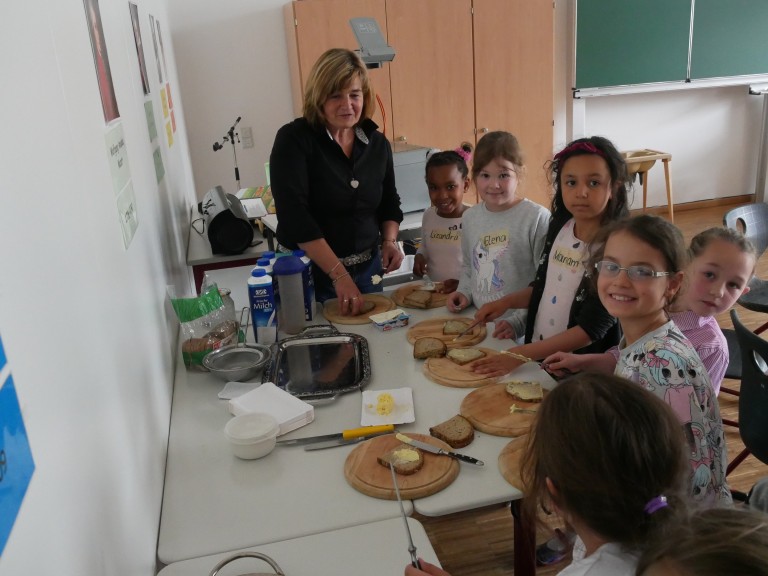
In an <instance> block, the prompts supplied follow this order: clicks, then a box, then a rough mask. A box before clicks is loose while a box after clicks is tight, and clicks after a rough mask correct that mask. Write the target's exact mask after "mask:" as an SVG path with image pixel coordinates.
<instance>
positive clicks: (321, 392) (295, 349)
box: [262, 325, 371, 403]
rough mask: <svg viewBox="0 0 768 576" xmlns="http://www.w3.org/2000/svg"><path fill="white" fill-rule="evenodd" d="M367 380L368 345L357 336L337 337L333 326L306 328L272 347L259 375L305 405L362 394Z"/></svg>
mask: <svg viewBox="0 0 768 576" xmlns="http://www.w3.org/2000/svg"><path fill="white" fill-rule="evenodd" d="M370 379H371V359H370V355H369V352H368V341H367V340H366V339H365V338H363V337H362V336H359V335H357V334H345V333H340V332H339V331H338V330H336V328H335V327H334V326H331V325H320V326H309V327H307V328H305V329H304V330H302V332H301V333H300V334H299V335H298V336H293V337H291V338H285V339H284V340H281V341H279V342H276V343H275V344H273V345H272V355H271V358H270V361H269V363H268V364H267V365H266V367H265V368H264V372H263V373H262V381H263V382H274V384H275V385H276V386H278V387H280V388H283V389H284V390H285V391H286V392H289V393H290V394H292V395H294V396H296V397H297V398H301V399H302V400H304V401H306V402H311V403H322V402H330V401H333V400H335V399H336V398H337V396H338V395H339V394H343V393H345V392H352V391H354V390H362V389H363V388H365V386H366V385H367V384H368V382H369V380H370Z"/></svg>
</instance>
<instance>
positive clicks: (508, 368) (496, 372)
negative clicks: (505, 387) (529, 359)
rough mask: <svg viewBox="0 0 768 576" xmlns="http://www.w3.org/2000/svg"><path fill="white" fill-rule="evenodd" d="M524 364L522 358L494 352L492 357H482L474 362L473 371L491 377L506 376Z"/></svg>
mask: <svg viewBox="0 0 768 576" xmlns="http://www.w3.org/2000/svg"><path fill="white" fill-rule="evenodd" d="M521 364H523V361H522V360H518V359H517V358H514V357H512V356H510V355H509V354H494V355H493V356H490V357H487V356H486V357H485V358H480V360H475V361H474V362H473V364H472V372H474V373H476V374H485V375H486V376H489V377H496V376H504V374H509V373H510V372H512V370H514V369H515V368H517V367H518V366H520V365H521Z"/></svg>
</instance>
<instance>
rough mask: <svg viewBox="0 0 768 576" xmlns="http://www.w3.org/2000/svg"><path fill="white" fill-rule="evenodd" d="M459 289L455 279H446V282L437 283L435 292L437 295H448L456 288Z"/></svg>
mask: <svg viewBox="0 0 768 576" xmlns="http://www.w3.org/2000/svg"><path fill="white" fill-rule="evenodd" d="M458 287H459V281H458V280H456V279H455V278H448V280H443V281H442V282H438V283H437V288H435V292H437V293H438V294H450V293H451V292H454V291H455V290H456V288H458Z"/></svg>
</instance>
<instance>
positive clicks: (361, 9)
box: [284, 0, 392, 140]
mask: <svg viewBox="0 0 768 576" xmlns="http://www.w3.org/2000/svg"><path fill="white" fill-rule="evenodd" d="M284 16H285V25H286V37H287V41H288V58H289V60H290V65H291V91H292V92H293V106H294V113H295V114H296V116H301V107H302V100H303V93H304V86H305V84H306V81H307V76H309V71H310V70H311V69H312V66H313V65H314V63H315V62H316V61H317V59H318V58H319V57H320V55H321V54H322V53H323V52H325V51H326V50H328V49H329V48H349V49H350V50H357V49H358V48H359V45H358V43H357V39H356V38H355V34H354V32H353V31H352V27H351V26H350V25H349V20H350V18H362V17H368V18H375V19H376V22H377V24H378V25H379V28H380V29H381V33H382V35H383V36H384V38H386V37H387V13H386V7H385V0H301V1H295V2H290V3H288V4H287V5H286V6H285V12H284ZM388 66H389V64H384V65H383V66H382V67H381V68H376V69H372V70H369V71H368V72H369V76H370V79H371V83H372V84H373V88H374V90H375V91H376V94H377V96H378V102H377V104H376V113H375V114H374V115H373V120H374V122H376V123H377V124H378V125H379V130H381V131H382V132H384V133H385V134H386V136H387V137H388V138H389V139H390V140H391V139H392V102H391V98H390V92H389V68H388ZM382 107H383V110H384V112H383V114H382V110H381V108H382ZM384 116H386V126H385V122H384Z"/></svg>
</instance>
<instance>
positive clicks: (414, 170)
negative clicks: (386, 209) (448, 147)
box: [392, 142, 431, 214]
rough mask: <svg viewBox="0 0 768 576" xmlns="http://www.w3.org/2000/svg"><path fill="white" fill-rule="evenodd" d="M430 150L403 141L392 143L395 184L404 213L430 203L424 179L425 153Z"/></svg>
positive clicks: (416, 210)
mask: <svg viewBox="0 0 768 576" xmlns="http://www.w3.org/2000/svg"><path fill="white" fill-rule="evenodd" d="M430 150H431V148H425V147H424V146H413V145H411V144H406V143H404V142H395V143H394V144H393V145H392V155H393V158H394V164H395V186H397V193H398V194H399V195H400V202H401V204H400V208H401V209H402V211H403V213H404V214H407V213H409V212H420V211H423V210H426V209H427V208H429V206H430V204H431V202H430V200H429V191H428V190H427V183H426V180H425V170H426V166H427V153H428V152H429V151H430Z"/></svg>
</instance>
